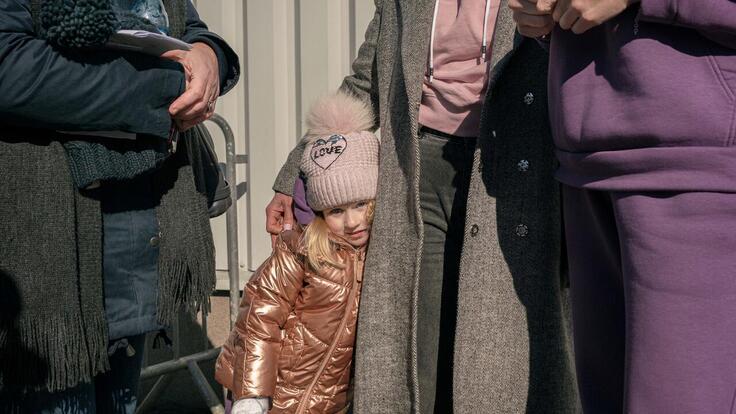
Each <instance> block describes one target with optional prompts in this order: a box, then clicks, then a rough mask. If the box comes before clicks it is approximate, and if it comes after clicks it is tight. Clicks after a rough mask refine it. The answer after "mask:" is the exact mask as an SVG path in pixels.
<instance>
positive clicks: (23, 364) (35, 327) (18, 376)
mask: <svg viewBox="0 0 736 414" xmlns="http://www.w3.org/2000/svg"><path fill="white" fill-rule="evenodd" d="M85 319H86V323H91V324H92V326H89V327H88V328H91V329H88V330H87V331H86V332H85V330H84V328H85V326H84V324H83V322H82V319H81V318H78V317H77V316H75V315H73V314H54V315H46V316H45V317H43V318H34V319H30V320H25V321H21V322H19V323H18V324H17V326H16V327H14V328H11V329H9V330H3V331H2V332H1V333H0V349H1V350H2V351H1V352H0V355H1V357H0V373H2V376H1V378H0V389H2V390H5V387H7V388H8V389H11V388H12V389H13V390H17V391H19V392H22V391H49V392H56V391H61V390H64V389H68V388H72V387H75V386H77V385H78V384H79V383H82V382H91V381H92V378H93V377H94V376H95V375H97V374H100V373H102V372H106V371H109V370H110V363H109V360H108V357H107V347H106V346H105V344H106V342H107V321H106V320H105V315H104V313H101V314H97V315H88V316H87V317H86V318H85ZM79 332H84V333H85V334H84V335H78V334H77V333H79ZM42 356H45V357H48V358H49V360H46V359H44V358H43V357H42Z"/></svg>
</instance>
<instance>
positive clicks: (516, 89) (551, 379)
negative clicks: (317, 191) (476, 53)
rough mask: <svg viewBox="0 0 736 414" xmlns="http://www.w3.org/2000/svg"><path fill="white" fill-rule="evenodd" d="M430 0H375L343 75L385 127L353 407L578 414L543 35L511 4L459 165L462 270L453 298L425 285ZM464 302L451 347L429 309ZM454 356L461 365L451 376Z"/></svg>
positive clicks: (279, 185)
mask: <svg viewBox="0 0 736 414" xmlns="http://www.w3.org/2000/svg"><path fill="white" fill-rule="evenodd" d="M440 4H442V3H441V2H440ZM459 4H460V3H458V7H459ZM434 5H435V2H434V1H429V0H421V1H419V0H384V1H380V0H377V1H376V13H375V16H374V18H373V20H372V22H371V24H370V26H369V28H368V30H367V33H366V39H365V42H364V43H363V45H362V46H361V48H360V52H359V55H358V57H357V59H356V60H355V62H354V63H353V71H354V74H353V75H351V76H348V77H346V78H345V80H344V82H343V84H342V86H341V88H342V89H343V90H346V91H350V92H352V93H353V94H355V95H357V96H358V97H360V98H362V99H365V100H366V101H369V102H371V104H372V106H373V108H374V110H375V116H376V122H377V125H376V127H380V133H381V137H382V140H381V156H380V163H381V164H380V177H379V189H378V194H379V195H378V198H377V208H376V215H375V222H374V228H373V234H372V239H371V245H370V249H369V252H368V258H367V263H366V271H365V272H366V273H365V275H366V277H365V282H364V286H363V299H362V303H361V309H360V316H359V321H358V336H357V348H356V355H355V400H354V411H355V413H358V414H368V413H370V414H376V413H392V414H394V413H409V412H419V413H431V412H442V413H446V412H452V411H454V412H456V413H569V412H575V411H576V409H577V393H576V389H575V385H574V378H573V373H572V372H573V369H572V362H571V358H570V354H571V351H570V345H569V333H568V330H567V325H566V322H565V321H566V317H565V315H566V310H565V308H566V305H565V291H566V289H565V287H564V283H563V280H562V275H563V272H561V267H562V262H563V261H562V259H561V257H562V255H563V252H562V251H561V237H562V236H561V226H560V206H559V189H558V186H557V184H556V183H555V181H554V179H553V172H554V170H555V168H556V164H555V160H554V155H553V153H552V141H551V138H550V131H549V123H548V118H547V105H546V100H547V98H546V82H545V79H546V66H547V55H546V52H544V50H543V49H542V48H541V47H540V46H539V45H538V44H537V43H536V42H535V41H533V40H530V39H526V40H522V39H521V38H520V37H519V36H518V35H516V34H515V29H514V27H515V26H514V22H513V20H512V18H511V12H510V11H509V10H508V8H507V5H506V0H503V1H501V4H500V11H499V13H498V17H497V19H496V20H495V34H494V35H493V37H492V39H493V42H492V45H491V48H490V50H491V53H492V55H491V57H490V67H491V68H492V69H491V72H490V74H489V78H488V93H487V94H486V96H485V102H484V104H483V110H482V115H481V121H480V131H479V132H478V139H477V143H476V144H474V145H473V146H472V147H471V148H470V151H469V156H468V157H467V159H466V161H467V162H466V163H465V164H466V165H457V166H456V167H457V170H456V172H454V173H456V174H457V178H458V179H461V177H462V174H464V173H463V172H462V171H463V170H465V171H467V174H468V175H469V179H468V182H467V184H465V185H464V186H457V193H456V198H458V197H461V198H463V200H462V201H465V197H466V199H467V207H466V209H465V214H464V215H463V217H462V218H461V220H458V221H454V222H453V223H451V226H454V227H455V229H453V228H447V238H448V240H450V233H451V232H453V231H457V230H458V229H457V227H458V226H459V227H460V228H459V237H457V240H456V242H455V243H454V244H455V245H458V246H461V248H457V247H456V246H453V245H452V244H453V243H450V245H448V246H447V249H448V250H451V249H453V247H455V251H456V255H457V256H459V260H457V261H458V262H459V263H458V266H459V275H458V272H457V270H456V271H455V276H456V279H455V280H453V281H450V283H448V281H447V280H445V282H444V285H445V290H447V289H449V290H450V291H456V297H455V298H447V297H443V300H442V303H441V304H440V303H438V302H437V298H438V297H440V296H442V295H443V294H442V290H443V286H442V285H443V283H442V279H441V278H440V283H435V284H431V283H426V282H427V281H428V279H427V278H425V276H424V275H425V273H426V272H427V271H432V267H431V264H432V263H433V261H432V259H434V257H432V256H433V255H436V253H431V254H430V252H429V251H428V250H427V248H426V246H427V245H428V243H425V241H426V237H425V236H426V234H428V229H427V227H428V226H429V223H428V221H427V216H428V214H427V206H425V205H423V198H422V197H420V193H422V191H423V190H422V189H423V188H424V187H425V186H426V184H427V183H426V182H425V181H426V180H428V179H432V177H434V178H437V177H436V175H437V174H436V171H433V168H434V166H435V165H436V164H437V163H441V162H442V159H443V158H446V157H445V155H446V154H443V153H442V152H434V153H433V152H432V151H427V150H426V148H425V147H424V142H423V141H424V140H425V139H427V138H426V135H427V134H425V133H423V132H422V129H421V125H420V124H419V120H418V113H419V108H420V104H421V98H422V87H423V83H424V82H425V74H426V73H427V62H428V51H429V48H430V37H431V36H432V35H433V34H432V20H433V10H434ZM489 38H490V37H489ZM420 136H423V137H425V138H420ZM473 142H475V141H473ZM444 148H445V149H447V148H448V147H447V146H445V147H444ZM301 154H302V148H301V147H299V146H298V147H297V148H296V149H295V150H294V151H292V153H291V154H290V156H289V159H288V161H287V163H286V165H284V167H283V168H282V170H281V172H280V174H279V177H278V178H277V180H276V183H275V185H274V190H275V191H276V193H277V194H276V196H275V197H274V200H273V201H272V202H271V204H270V205H269V207H268V208H267V215H268V216H269V217H268V220H269V223H270V228H269V230H270V231H272V232H274V231H275V232H277V231H278V230H280V228H281V226H280V224H279V223H286V222H288V221H289V220H290V215H289V214H288V213H287V214H285V217H283V218H280V215H282V214H283V212H284V211H287V212H288V210H289V208H290V205H291V199H290V195H291V193H292V188H293V186H294V181H295V178H296V177H297V175H298V168H299V167H298V165H299V158H300V156H301ZM445 161H447V160H445ZM460 164H462V163H460ZM307 185H308V183H307ZM460 187H464V188H460ZM464 190H467V193H466V192H465V191H464ZM458 223H460V224H458ZM445 256H446V255H445ZM446 259H448V258H447V257H446ZM434 263H436V261H435V262H434ZM435 273H436V270H435ZM440 273H441V272H440ZM453 284H455V286H453ZM453 293H454V292H453ZM455 300H456V303H457V305H456V313H455V312H451V313H450V315H451V316H452V317H453V318H454V320H453V321H451V322H454V323H455V326H454V332H453V333H454V350H452V348H453V347H450V348H449V350H450V351H449V352H447V349H448V348H444V349H443V348H440V349H439V350H438V347H437V342H438V339H437V329H436V327H438V326H439V325H440V324H441V323H440V321H438V318H440V312H436V310H435V309H434V308H435V307H438V306H444V307H447V306H448V303H450V304H453V302H455ZM450 306H452V305H450ZM451 310H452V311H455V309H451ZM428 315H432V316H433V317H428ZM443 315H444V314H443ZM451 325H452V324H451ZM446 334H447V333H446V332H444V333H443V335H444V338H445V342H446V341H447V335H446ZM450 338H451V339H450V343H451V344H453V341H452V338H453V336H452V335H451V336H450ZM432 354H434V358H435V359H437V360H438V362H437V364H435V363H434V361H432V358H431V356H432ZM427 355H430V357H428V356H427ZM443 361H445V363H443ZM448 362H449V363H448ZM448 366H449V367H450V368H449V369H450V370H451V374H449V373H448V374H447V375H443V371H442V367H445V368H446V367H448ZM438 371H439V373H438ZM448 400H449V404H448Z"/></svg>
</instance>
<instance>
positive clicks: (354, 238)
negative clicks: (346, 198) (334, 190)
mask: <svg viewBox="0 0 736 414" xmlns="http://www.w3.org/2000/svg"><path fill="white" fill-rule="evenodd" d="M368 204H369V202H368V201H358V202H357V203H352V204H346V205H343V206H338V207H333V208H328V209H327V210H322V215H323V216H324V218H325V222H327V227H329V228H330V231H331V232H333V233H335V234H336V235H338V236H340V237H342V238H343V239H345V240H346V241H347V242H348V243H350V245H352V246H353V247H356V248H357V247H363V246H365V245H366V243H368V237H370V232H371V224H370V223H369V221H368Z"/></svg>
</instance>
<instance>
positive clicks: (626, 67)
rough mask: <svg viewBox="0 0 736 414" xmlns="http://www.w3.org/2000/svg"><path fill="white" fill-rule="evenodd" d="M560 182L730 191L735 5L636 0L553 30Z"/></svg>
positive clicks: (735, 148) (733, 188)
mask: <svg viewBox="0 0 736 414" xmlns="http://www.w3.org/2000/svg"><path fill="white" fill-rule="evenodd" d="M550 59H551V61H550V71H549V108H550V119H551V123H552V128H553V134H554V139H555V145H556V147H557V155H558V158H559V160H560V169H559V171H558V179H559V180H560V181H562V182H564V183H566V184H569V185H573V186H577V187H583V188H590V189H599V190H639V191H658V190H675V191H724V192H736V122H735V121H736V102H735V101H736V2H734V1H732V0H700V1H696V0H641V4H640V6H639V5H636V6H632V7H630V8H629V10H627V11H625V12H624V13H622V14H620V15H619V16H617V17H616V18H614V19H612V20H610V21H608V22H607V23H605V24H603V25H601V26H599V27H596V28H594V29H591V30H590V31H588V32H587V33H585V34H583V35H575V34H573V33H572V32H570V31H564V30H561V29H560V28H559V27H557V28H556V29H555V32H554V33H553V35H552V43H551V45H550Z"/></svg>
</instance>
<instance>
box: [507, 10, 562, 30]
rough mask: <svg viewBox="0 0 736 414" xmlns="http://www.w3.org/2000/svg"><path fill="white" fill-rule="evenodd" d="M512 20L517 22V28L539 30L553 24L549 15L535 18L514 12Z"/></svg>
mask: <svg viewBox="0 0 736 414" xmlns="http://www.w3.org/2000/svg"><path fill="white" fill-rule="evenodd" d="M514 19H515V20H516V21H517V23H518V24H519V26H522V25H523V26H525V27H530V28H541V27H547V26H549V25H550V24H554V20H552V17H551V16H549V15H544V16H535V15H531V14H523V13H519V12H514Z"/></svg>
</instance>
